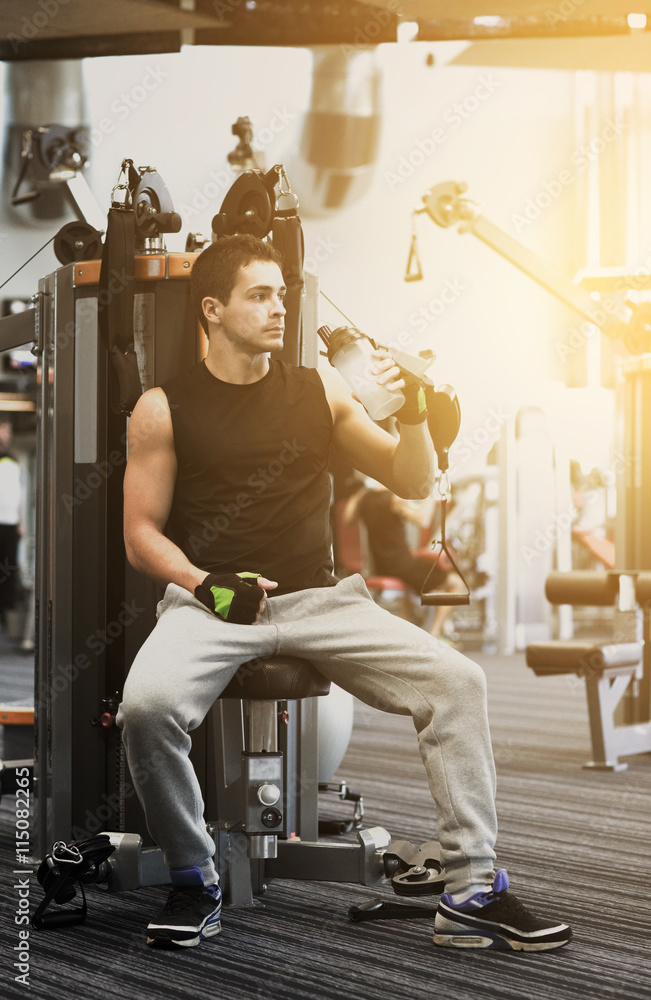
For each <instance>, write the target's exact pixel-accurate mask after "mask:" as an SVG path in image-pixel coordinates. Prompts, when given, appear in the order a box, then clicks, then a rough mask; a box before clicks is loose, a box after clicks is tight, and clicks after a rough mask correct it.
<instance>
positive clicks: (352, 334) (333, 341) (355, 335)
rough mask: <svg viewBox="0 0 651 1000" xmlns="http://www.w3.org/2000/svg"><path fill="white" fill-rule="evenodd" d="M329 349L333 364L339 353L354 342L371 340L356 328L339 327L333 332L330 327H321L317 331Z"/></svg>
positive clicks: (329, 359) (329, 357) (329, 358)
mask: <svg viewBox="0 0 651 1000" xmlns="http://www.w3.org/2000/svg"><path fill="white" fill-rule="evenodd" d="M316 332H317V333H318V335H319V337H320V338H321V340H322V341H323V343H324V344H325V346H326V347H327V349H328V361H329V362H330V364H332V359H333V358H334V356H335V354H336V353H337V351H340V350H341V348H342V347H345V346H346V344H349V343H350V342H351V341H353V340H362V339H363V340H370V337H367V336H366V334H365V333H362V331H361V330H358V329H356V327H354V326H338V327H337V329H336V330H331V329H330V327H329V326H320V327H319V329H318V330H317V331H316Z"/></svg>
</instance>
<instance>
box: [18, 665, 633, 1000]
mask: <svg viewBox="0 0 651 1000" xmlns="http://www.w3.org/2000/svg"><path fill="white" fill-rule="evenodd" d="M472 655H473V657H474V658H475V659H477V660H478V661H479V662H480V663H481V664H482V666H483V667H484V669H485V671H486V674H487V677H488V687H489V699H490V701H489V710H490V718H491V728H492V732H493V740H494V748H495V757H496V761H497V768H498V781H499V784H498V810H499V816H500V835H499V841H498V863H499V865H500V866H503V867H506V868H507V869H508V871H509V875H510V878H511V883H512V887H513V888H514V890H515V891H516V892H517V893H518V894H519V895H520V896H521V897H522V898H523V899H524V900H525V901H526V902H527V903H528V904H530V905H531V906H532V907H535V908H537V909H538V910H540V911H541V912H542V913H545V914H547V915H549V916H558V917H561V918H563V919H566V920H568V921H569V922H570V923H571V924H572V925H573V927H574V933H575V936H574V940H573V942H572V943H571V944H570V945H569V946H568V947H566V948H563V949H561V950H559V951H558V952H552V953H548V954H527V955H523V954H513V953H494V952H492V953H487V952H463V951H456V950H446V949H442V948H436V947H435V946H434V945H433V944H432V931H433V913H432V918H431V919H417V920H408V921H381V922H377V923H361V924H355V923H352V922H350V921H349V920H348V918H347V910H348V907H349V906H350V905H351V904H352V903H355V902H360V901H363V900H364V899H367V898H369V897H370V896H373V895H377V894H378V892H377V890H374V889H371V890H368V889H365V888H364V887H362V886H349V885H336V884H326V883H318V882H310V883H305V882H304V883H298V882H280V881H276V882H271V883H270V885H269V889H268V892H267V893H266V895H265V896H264V897H263V903H264V905H263V906H260V907H256V908H253V909H238V910H236V909H228V910H226V911H225V914H224V918H223V933H222V934H221V935H220V936H218V937H216V938H213V939H212V941H210V942H207V943H204V944H203V945H202V946H201V947H199V948H196V949H189V950H188V951H183V952H160V951H152V950H151V949H148V948H147V947H146V946H145V944H144V928H145V925H146V923H147V920H148V919H149V917H150V915H151V914H152V913H154V912H155V911H156V910H157V909H158V908H159V907H160V905H162V902H163V901H164V899H165V895H166V890H165V889H163V888H152V889H142V890H139V891H137V892H129V893H125V894H123V895H111V894H108V893H105V892H104V891H103V890H102V889H100V888H99V887H95V886H93V887H91V888H90V889H89V891H88V904H89V916H88V920H87V922H86V924H84V925H83V926H77V927H72V928H69V929H65V930H56V931H44V932H36V931H31V932H30V935H29V939H28V941H29V953H30V976H29V981H30V986H29V987H27V986H24V985H22V984H21V983H19V982H16V981H15V979H14V976H15V975H16V974H17V972H16V970H15V969H14V968H13V962H14V961H15V957H14V956H15V951H14V949H15V948H16V946H17V945H18V943H19V939H18V930H19V927H18V926H17V925H16V924H15V922H14V916H15V913H16V906H17V898H18V897H17V890H16V889H14V888H13V886H14V884H15V881H16V877H15V876H14V875H13V874H12V872H13V868H14V863H13V853H12V852H13V848H14V821H15V800H14V797H13V796H8V795H7V796H5V797H4V798H3V801H2V803H1V804H0V862H1V864H2V892H1V894H0V907H1V912H2V925H1V930H0V936H1V939H2V971H1V973H0V976H1V979H0V982H1V987H0V989H1V991H2V995H3V996H4V997H11V998H14V997H24V996H27V995H30V996H32V997H39V998H40V997H43V998H45V997H47V998H48V1000H64V998H65V1000H77V998H80V1000H81V998H84V1000H86V998H95V997H97V998H106V1000H108V998H110V997H116V998H117V997H120V998H127V1000H130V998H134V1000H135V998H140V997H143V998H147V1000H163V998H168V997H170V998H171V997H174V998H177V997H178V998H203V997H205V998H211V1000H213V998H224V1000H280V998H283V1000H285V998H286V1000H330V998H335V997H336V998H341V1000H425V998H428V1000H429V998H435V997H436V998H439V997H440V998H442V1000H443V998H445V1000H529V998H531V1000H534V998H535V1000H575V998H577V1000H578V998H584V997H599V998H600V1000H607V998H613V1000H615V998H616V1000H623V998H627V1000H638V998H639V1000H643V998H644V1000H649V998H651V975H650V973H651V961H650V957H649V956H650V951H649V941H650V940H651V904H650V902H649V899H650V889H651V861H650V859H649V850H648V844H649V835H650V832H651V755H645V756H638V757H631V758H629V759H628V762H629V768H628V770H627V771H624V772H619V773H615V774H602V773H593V772H589V771H585V770H582V769H581V765H582V763H583V762H584V761H586V760H587V759H588V758H589V755H590V744H589V738H588V723H587V711H586V706H585V694H584V690H583V683H582V682H581V681H579V680H577V679H576V678H575V677H571V678H568V677H555V678H546V679H539V678H535V677H534V676H533V675H532V674H531V672H530V671H529V670H528V669H527V668H526V666H525V664H524V656H523V655H514V656H509V657H506V656H499V655H496V656H489V655H486V654H472ZM31 669H32V663H31V658H30V657H27V656H24V655H21V654H15V655H5V657H4V658H3V659H2V661H1V663H0V670H1V673H2V680H1V681H0V701H4V700H8V699H11V700H16V699H18V698H20V697H21V696H24V697H26V698H30V697H31ZM355 720H356V721H355V728H354V732H353V738H352V741H351V744H350V747H349V749H348V752H347V754H346V757H345V759H344V761H343V763H342V765H341V768H340V771H339V773H338V774H339V775H340V776H341V777H344V778H345V779H346V781H347V782H348V784H349V786H350V787H351V788H353V789H354V790H355V791H359V792H361V793H362V794H363V796H364V806H365V825H367V826H377V825H380V826H384V827H386V828H387V829H388V830H390V831H391V834H392V836H393V837H394V839H396V840H398V839H402V840H409V841H411V842H412V843H414V844H416V845H419V844H421V843H423V842H425V841H427V840H430V839H432V837H433V829H434V808H433V804H432V801H431V798H430V796H429V792H428V789H427V786H426V782H425V775H424V771H423V768H422V764H421V761H420V757H419V754H418V751H417V748H416V741H415V736H414V733H413V730H412V726H411V722H410V720H408V719H405V718H402V717H394V716H385V715H381V714H380V713H378V712H376V711H375V710H372V709H369V708H367V707H365V706H363V705H356V717H355ZM345 809H347V807H345V806H344V804H340V803H339V802H338V801H337V800H335V799H331V798H330V797H327V798H325V800H324V802H323V809H322V812H323V814H324V815H327V816H333V815H335V814H337V815H343V814H344V810H345ZM22 877H23V878H25V877H26V876H25V875H24V874H23V876H22ZM27 877H28V878H29V880H30V903H31V904H32V909H33V908H34V907H35V906H36V905H37V903H38V902H39V901H40V898H41V890H40V886H39V885H38V883H37V881H36V877H35V874H34V873H33V869H30V870H29V874H28V876H27ZM379 891H380V893H382V894H385V895H386V896H387V898H389V897H392V896H393V894H392V893H390V892H389V890H386V889H381V890H379ZM394 898H395V897H394ZM435 903H436V897H432V905H435Z"/></svg>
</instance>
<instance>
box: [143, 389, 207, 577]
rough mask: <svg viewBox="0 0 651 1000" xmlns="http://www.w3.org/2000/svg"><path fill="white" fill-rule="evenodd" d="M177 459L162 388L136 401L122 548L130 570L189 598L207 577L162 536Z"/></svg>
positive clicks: (170, 504) (170, 502)
mask: <svg viewBox="0 0 651 1000" xmlns="http://www.w3.org/2000/svg"><path fill="white" fill-rule="evenodd" d="M175 481H176V454H175V452H174V436H173V432H172V418H171V417H170V411H169V405H168V402H167V397H166V395H165V393H164V392H163V390H162V389H158V388H157V389H150V390H149V391H148V392H146V393H145V394H144V395H143V396H141V397H140V399H139V400H138V402H137V404H136V406H135V409H134V411H133V414H132V416H131V419H130V421H129V459H128V462H127V467H126V471H125V475H124V543H125V547H126V552H127V558H128V560H129V562H130V563H131V565H132V566H133V567H134V569H137V570H138V571H139V572H140V573H144V574H146V575H147V576H151V577H153V578H154V579H155V580H158V581H159V582H160V583H163V584H168V583H176V584H178V585H179V586H180V587H184V588H185V589H186V590H189V591H190V592H191V593H193V592H194V588H195V587H196V586H197V585H198V584H200V583H201V582H202V580H203V579H204V577H205V576H206V573H205V570H201V569H199V568H198V567H197V566H194V565H193V564H192V563H191V562H190V560H189V559H188V558H187V557H186V556H185V555H184V553H183V552H182V551H181V549H180V548H179V547H178V546H177V545H175V544H174V543H173V542H171V541H170V540H169V538H166V536H165V535H164V534H163V532H164V530H165V525H166V524H167V519H168V517H169V513H170V509H171V506H172V497H173V495H174V483H175Z"/></svg>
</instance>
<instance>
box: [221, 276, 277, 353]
mask: <svg viewBox="0 0 651 1000" xmlns="http://www.w3.org/2000/svg"><path fill="white" fill-rule="evenodd" d="M285 292H286V288H285V282H284V281H283V276H282V272H281V270H280V268H279V267H278V265H277V264H274V263H273V262H272V261H255V262H254V263H253V264H249V265H248V267H242V268H240V272H239V276H238V279H237V282H236V284H235V287H234V288H233V291H232V292H231V297H230V300H229V302H228V305H223V303H221V302H218V301H217V300H213V301H214V302H215V315H216V318H218V320H219V322H220V324H221V330H222V332H223V334H224V336H225V337H226V338H227V339H228V340H229V341H230V342H231V343H233V344H235V345H237V346H238V347H239V348H240V349H244V350H245V351H246V352H247V353H250V354H252V355H253V354H263V353H267V352H268V351H278V350H280V348H281V347H282V346H283V334H284V330H285V306H284V299H285ZM204 301H205V300H204Z"/></svg>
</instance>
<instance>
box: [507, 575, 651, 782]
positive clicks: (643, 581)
mask: <svg viewBox="0 0 651 1000" xmlns="http://www.w3.org/2000/svg"><path fill="white" fill-rule="evenodd" d="M545 594H546V597H547V600H548V601H549V602H550V603H551V604H556V605H559V604H570V605H573V606H577V605H590V606H595V607H612V608H613V609H614V613H615V618H614V631H613V636H612V638H611V639H610V640H609V639H605V640H603V641H594V640H590V639H587V640H577V639H571V640H566V641H563V640H556V641H553V642H535V643H531V644H530V645H529V646H527V649H526V660H527V666H528V667H530V668H531V669H532V670H533V672H534V673H535V674H536V676H538V677H547V676H549V675H553V674H572V673H573V674H577V676H579V677H583V678H584V679H585V685H586V695H587V699H588V716H589V721H590V735H591V739H592V760H591V761H589V762H587V763H586V764H585V765H584V766H585V767H587V768H594V769H596V770H602V771H620V770H623V769H625V768H626V767H627V764H625V763H624V762H622V761H620V760H619V758H620V757H622V756H623V757H626V756H629V755H632V754H638V753H650V752H651V721H650V720H651V669H650V663H649V657H650V656H651V649H650V648H649V644H648V643H647V644H646V646H645V642H644V637H645V636H647V635H648V631H649V614H648V611H649V607H650V605H651V573H642V572H638V571H625V570H612V571H609V572H605V573H590V572H570V573H560V572H555V573H550V575H549V576H548V577H547V580H546V582H545Z"/></svg>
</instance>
